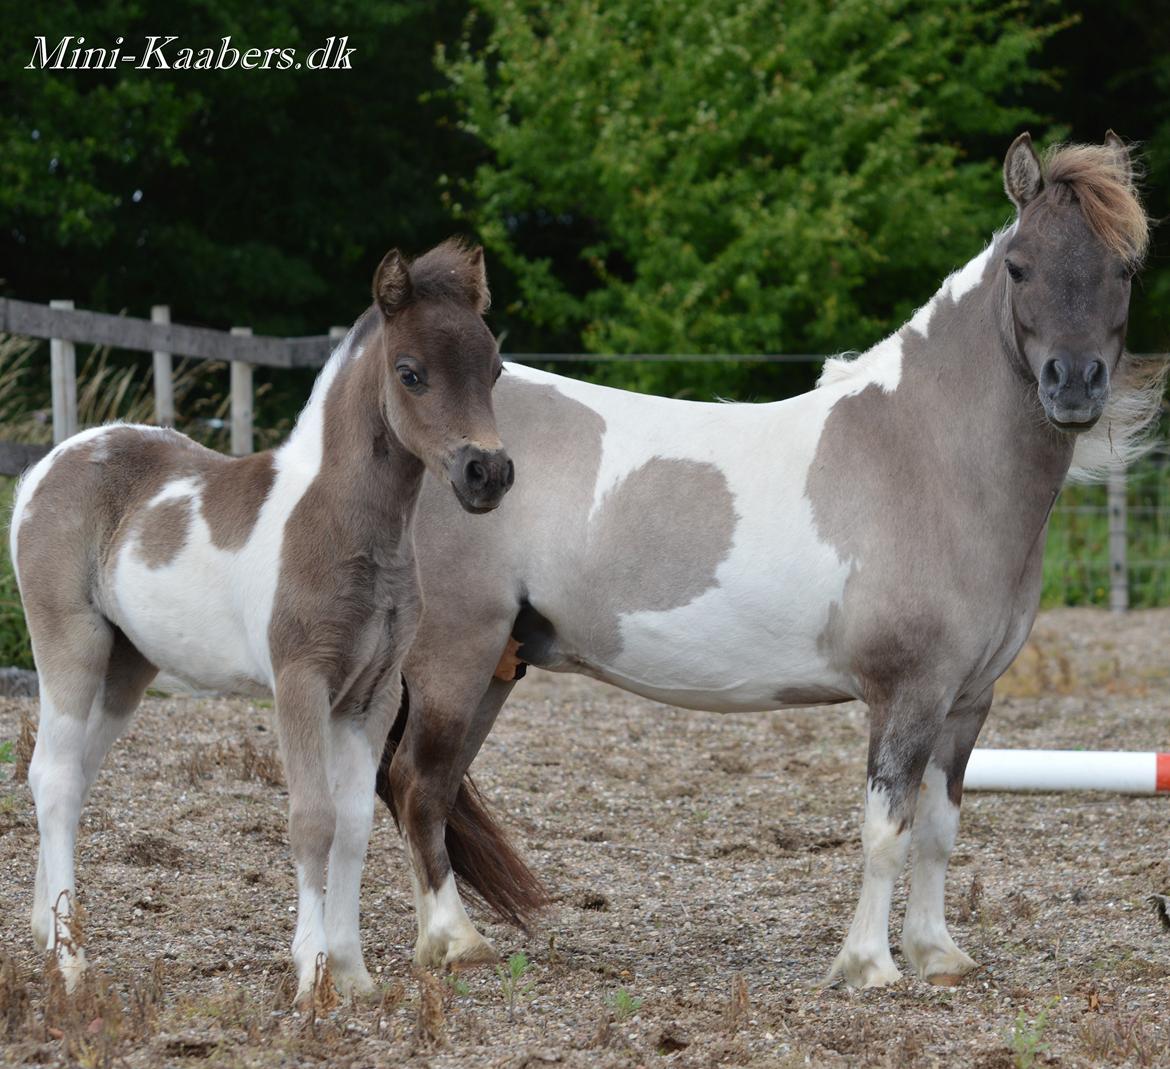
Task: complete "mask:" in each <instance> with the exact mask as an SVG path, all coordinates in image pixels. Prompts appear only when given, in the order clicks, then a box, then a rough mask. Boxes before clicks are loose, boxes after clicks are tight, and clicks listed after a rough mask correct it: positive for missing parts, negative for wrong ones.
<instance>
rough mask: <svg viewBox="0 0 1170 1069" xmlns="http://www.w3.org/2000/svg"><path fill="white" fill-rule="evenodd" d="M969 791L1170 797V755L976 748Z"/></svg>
mask: <svg viewBox="0 0 1170 1069" xmlns="http://www.w3.org/2000/svg"><path fill="white" fill-rule="evenodd" d="M963 789H964V790H967V791H1114V792H1116V793H1118V794H1170V753H1124V752H1120V751H1111V750H975V751H973V752H972V754H971V760H970V761H969V762H968V764H967V775H966V776H965V777H964V779H963Z"/></svg>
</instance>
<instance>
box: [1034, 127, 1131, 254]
mask: <svg viewBox="0 0 1170 1069" xmlns="http://www.w3.org/2000/svg"><path fill="white" fill-rule="evenodd" d="M1044 193H1045V194H1046V195H1047V196H1048V198H1049V199H1050V200H1052V201H1053V202H1054V203H1060V202H1061V201H1063V200H1064V199H1065V198H1072V199H1074V200H1075V201H1076V202H1077V203H1078V204H1079V205H1080V207H1081V211H1082V212H1083V213H1084V216H1085V222H1087V223H1088V224H1089V226H1090V227H1091V228H1092V230H1093V233H1095V234H1096V235H1097V236H1098V237H1099V238H1100V239H1101V240H1102V241H1103V242H1104V243H1105V245H1106V247H1107V248H1108V249H1109V250H1110V251H1111V252H1113V253H1115V254H1116V255H1118V256H1120V257H1121V258H1122V259H1123V260H1126V261H1128V262H1130V263H1132V264H1134V265H1137V264H1139V263H1141V261H1142V260H1143V259H1144V257H1145V255H1146V249H1147V248H1148V247H1149V244H1150V221H1149V218H1148V217H1147V216H1146V210H1145V208H1143V207H1142V202H1141V200H1140V199H1139V197H1138V191H1137V183H1136V179H1135V176H1134V165H1133V162H1132V161H1131V159H1130V156H1129V154H1128V153H1126V152H1123V151H1119V150H1118V149H1117V148H1114V147H1113V146H1110V145H1054V146H1053V147H1052V148H1050V149H1049V150H1048V151H1047V152H1046V153H1045V154H1044Z"/></svg>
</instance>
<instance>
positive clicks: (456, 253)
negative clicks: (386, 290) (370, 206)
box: [410, 237, 486, 307]
mask: <svg viewBox="0 0 1170 1069" xmlns="http://www.w3.org/2000/svg"><path fill="white" fill-rule="evenodd" d="M479 277H480V268H479V265H478V263H477V249H476V248H474V247H473V246H471V245H469V244H468V243H467V242H465V241H464V240H463V239H462V238H457V237H456V238H448V239H447V240H446V241H444V242H443V243H442V244H440V245H436V246H435V247H434V248H433V249H431V250H430V251H428V252H425V253H423V254H422V256H420V257H419V258H418V259H417V260H412V261H411V262H410V284H411V286H412V287H413V288H414V294H415V296H416V297H417V298H418V299H419V300H422V301H428V300H452V301H459V302H461V303H462V304H467V303H469V302H470V301H471V300H472V297H471V295H472V294H473V293H475V292H476V286H477V280H478V279H479ZM484 296H485V298H486V293H485V295H484ZM485 307H486V305H485Z"/></svg>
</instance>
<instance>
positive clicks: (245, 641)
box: [106, 550, 271, 694]
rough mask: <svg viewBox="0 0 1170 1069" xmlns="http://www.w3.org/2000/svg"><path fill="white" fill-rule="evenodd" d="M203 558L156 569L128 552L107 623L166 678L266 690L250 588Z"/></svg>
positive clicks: (190, 556) (193, 556) (187, 556)
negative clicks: (248, 608)
mask: <svg viewBox="0 0 1170 1069" xmlns="http://www.w3.org/2000/svg"><path fill="white" fill-rule="evenodd" d="M211 552H213V553H216V554H217V555H219V556H227V554H220V553H219V551H215V550H212V551H211ZM204 556H205V554H202V553H199V552H198V551H191V552H184V553H183V554H182V555H180V556H179V558H178V559H176V560H175V561H174V562H173V563H171V564H168V565H165V566H164V567H161V568H151V567H148V566H147V565H145V564H143V563H142V562H141V561H139V560H136V559H135V558H134V555H133V553H132V552H124V553H123V554H122V555H121V559H120V561H119V563H118V566H117V569H116V571H115V574H114V582H113V590H112V594H113V597H112V599H111V601H112V604H111V605H109V606H106V612H107V615H108V616H109V617H110V619H111V620H112V621H113V622H114V623H115V624H117V626H118V627H120V628H121V629H122V630H123V631H124V632H125V633H126V637H127V638H129V639H130V641H131V642H132V643H134V645H135V647H136V648H137V649H138V650H139V651H140V652H141V653H142V654H143V656H145V657H146V658H148V659H149V660H150V662H151V663H152V664H154V665H156V666H157V667H158V668H159V669H160V670H161V671H164V672H167V673H169V674H171V675H173V676H176V677H178V678H179V679H181V680H184V681H186V682H189V683H191V684H193V685H195V686H198V687H206V688H210V689H214V690H221V691H225V692H229V693H239V694H247V693H255V692H256V691H257V690H266V689H268V688H270V687H271V680H270V678H269V676H270V673H269V671H268V668H267V665H266V663H264V661H262V660H261V658H260V657H259V656H257V650H256V646H257V636H256V634H255V631H256V627H255V626H251V627H250V626H249V621H248V619H247V618H246V600H245V599H246V598H247V584H246V583H244V584H243V585H241V583H240V582H237V581H236V580H237V579H238V578H239V577H237V576H234V575H233V574H232V573H233V571H235V569H225V568H224V567H223V563H224V562H222V561H209V560H204V559H201V558H203V557H204ZM242 601H243V604H241V602H242ZM260 637H261V639H265V636H263V635H262V636H260Z"/></svg>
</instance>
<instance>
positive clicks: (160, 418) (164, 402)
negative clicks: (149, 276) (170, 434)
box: [150, 304, 175, 427]
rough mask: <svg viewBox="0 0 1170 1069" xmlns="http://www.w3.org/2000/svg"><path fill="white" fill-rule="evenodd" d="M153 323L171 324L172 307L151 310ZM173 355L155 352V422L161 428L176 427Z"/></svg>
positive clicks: (152, 308) (157, 306) (165, 306)
mask: <svg viewBox="0 0 1170 1069" xmlns="http://www.w3.org/2000/svg"><path fill="white" fill-rule="evenodd" d="M150 321H151V322H152V323H170V321H171V307H170V305H168V304H156V305H153V306H152V307H151V309H150ZM173 370H174V369H173V368H172V366H171V354H170V353H163V352H159V350H157V349H156V350H155V351H154V421H155V423H157V424H158V425H159V426H160V427H173V426H174V425H175V381H174V378H173V376H172V372H173Z"/></svg>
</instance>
